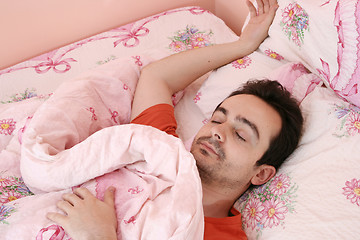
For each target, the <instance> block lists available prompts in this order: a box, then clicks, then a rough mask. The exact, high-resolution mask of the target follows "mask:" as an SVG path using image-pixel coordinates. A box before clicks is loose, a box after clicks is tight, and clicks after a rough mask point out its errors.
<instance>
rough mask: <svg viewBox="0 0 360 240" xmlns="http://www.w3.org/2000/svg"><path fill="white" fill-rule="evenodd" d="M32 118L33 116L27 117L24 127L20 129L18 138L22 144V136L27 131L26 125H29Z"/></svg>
mask: <svg viewBox="0 0 360 240" xmlns="http://www.w3.org/2000/svg"><path fill="white" fill-rule="evenodd" d="M31 119H32V116H31V117H27V119H26V122H25V125H24V126H23V127H22V128H20V129H19V132H18V140H19V143H20V144H22V136H23V134H24V132H25V131H26V127H27V126H28V125H29V123H30V120H31Z"/></svg>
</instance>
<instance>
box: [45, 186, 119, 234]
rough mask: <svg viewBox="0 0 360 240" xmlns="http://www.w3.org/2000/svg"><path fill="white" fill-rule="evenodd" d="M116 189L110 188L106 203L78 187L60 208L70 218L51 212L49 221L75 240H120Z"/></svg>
mask: <svg viewBox="0 0 360 240" xmlns="http://www.w3.org/2000/svg"><path fill="white" fill-rule="evenodd" d="M114 191H115V188H114V187H109V188H108V189H107V190H106V192H105V196H104V201H101V200H99V199H97V198H96V197H95V196H94V195H93V194H92V193H91V192H90V191H89V190H88V189H86V188H77V189H75V190H74V193H73V194H72V193H66V194H64V195H63V196H62V198H63V200H62V201H59V202H58V203H57V207H58V208H59V209H61V210H62V211H64V213H65V214H66V215H63V214H60V213H48V214H47V218H48V219H50V220H52V221H54V222H56V223H57V224H59V225H61V226H62V227H63V228H64V229H65V231H66V232H67V233H68V234H69V235H70V237H71V238H72V239H74V240H79V239H87V240H88V239H107V240H110V239H111V240H112V239H114V240H115V239H117V236H116V228H117V219H116V213H115V203H114Z"/></svg>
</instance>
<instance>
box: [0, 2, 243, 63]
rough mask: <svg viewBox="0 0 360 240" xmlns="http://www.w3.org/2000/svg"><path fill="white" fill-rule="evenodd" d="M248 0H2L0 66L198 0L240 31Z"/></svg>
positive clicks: (0, 3)
mask: <svg viewBox="0 0 360 240" xmlns="http://www.w3.org/2000/svg"><path fill="white" fill-rule="evenodd" d="M244 2H245V0H176V1H169V0H135V1H128V0H76V1H74V0H17V1H0V32H1V38H0V69H3V68H5V67H8V66H11V65H13V64H16V63H18V62H21V61H24V60H26V59H29V58H31V57H34V56H37V55H39V54H41V53H44V52H47V51H50V50H52V49H55V48H58V47H60V46H63V45H66V44H69V43H71V42H74V41H77V40H80V39H83V38H85V37H88V36H91V35H94V34H96V33H100V32H103V31H106V30H109V29H112V28H114V27H116V26H120V25H123V24H126V23H129V22H132V21H135V20H137V19H140V18H143V17H145V16H149V15H152V14H155V13H159V12H162V11H165V10H168V9H172V8H177V7H182V6H191V5H197V6H201V7H203V8H205V9H207V10H210V11H212V12H213V13H215V14H217V15H218V16H219V17H221V18H222V19H224V20H225V22H226V23H227V24H229V26H231V27H232V28H233V30H234V31H235V32H236V33H240V27H241V25H242V22H243V19H244V17H245V15H246V13H243V12H244V5H245V3H244Z"/></svg>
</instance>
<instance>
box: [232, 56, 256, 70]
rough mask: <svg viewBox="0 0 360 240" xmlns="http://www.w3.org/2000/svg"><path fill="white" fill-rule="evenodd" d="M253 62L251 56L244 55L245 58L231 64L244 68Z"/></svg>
mask: <svg viewBox="0 0 360 240" xmlns="http://www.w3.org/2000/svg"><path fill="white" fill-rule="evenodd" d="M251 62H252V60H251V58H250V57H248V56H246V57H243V58H240V59H238V60H235V61H233V62H232V63H231V65H232V66H233V67H234V68H238V69H242V68H247V67H248V66H249V65H250V63H251Z"/></svg>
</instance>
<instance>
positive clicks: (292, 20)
mask: <svg viewBox="0 0 360 240" xmlns="http://www.w3.org/2000/svg"><path fill="white" fill-rule="evenodd" d="M282 17H283V18H282V20H281V22H280V26H281V27H282V28H283V31H284V32H285V34H286V36H287V37H288V38H289V39H291V40H292V41H293V42H294V43H295V44H296V45H297V46H301V43H303V40H304V30H308V26H309V15H308V14H307V13H306V12H305V10H304V9H303V8H302V7H301V6H300V5H299V4H297V3H291V4H289V5H288V6H287V7H286V8H285V9H284V10H283V14H282Z"/></svg>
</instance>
